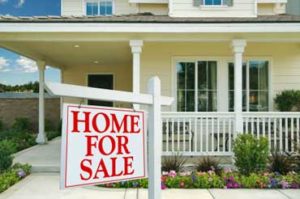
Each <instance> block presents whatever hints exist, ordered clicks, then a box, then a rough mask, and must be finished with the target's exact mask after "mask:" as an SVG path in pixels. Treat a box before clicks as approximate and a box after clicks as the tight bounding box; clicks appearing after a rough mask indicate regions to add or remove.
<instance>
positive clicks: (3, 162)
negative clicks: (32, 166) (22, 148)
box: [0, 140, 16, 173]
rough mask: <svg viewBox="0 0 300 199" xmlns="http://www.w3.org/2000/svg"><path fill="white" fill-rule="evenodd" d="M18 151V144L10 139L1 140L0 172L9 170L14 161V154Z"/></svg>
mask: <svg viewBox="0 0 300 199" xmlns="http://www.w3.org/2000/svg"><path fill="white" fill-rule="evenodd" d="M15 152H16V144H15V143H14V142H12V141H9V140H2V141H0V173H2V172H3V171H5V170H7V169H8V168H9V167H10V166H11V165H12V162H13V157H12V154H13V153H15Z"/></svg>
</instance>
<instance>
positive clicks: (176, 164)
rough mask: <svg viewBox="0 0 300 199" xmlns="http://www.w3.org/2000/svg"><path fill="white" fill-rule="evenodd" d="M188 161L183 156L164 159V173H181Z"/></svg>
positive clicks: (177, 155)
mask: <svg viewBox="0 0 300 199" xmlns="http://www.w3.org/2000/svg"><path fill="white" fill-rule="evenodd" d="M186 161H187V159H186V158H184V157H183V156H182V155H179V154H176V155H174V156H170V157H164V158H163V161H162V167H161V169H162V171H172V170H173V171H176V172H179V171H181V170H182V169H183V165H184V164H185V163H186Z"/></svg>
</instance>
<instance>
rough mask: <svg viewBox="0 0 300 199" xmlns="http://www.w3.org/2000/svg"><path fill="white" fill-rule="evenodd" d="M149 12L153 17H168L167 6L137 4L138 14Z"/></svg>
mask: <svg viewBox="0 0 300 199" xmlns="http://www.w3.org/2000/svg"><path fill="white" fill-rule="evenodd" d="M144 12H150V13H152V14H155V15H168V13H169V8H168V5H167V4H139V13H144Z"/></svg>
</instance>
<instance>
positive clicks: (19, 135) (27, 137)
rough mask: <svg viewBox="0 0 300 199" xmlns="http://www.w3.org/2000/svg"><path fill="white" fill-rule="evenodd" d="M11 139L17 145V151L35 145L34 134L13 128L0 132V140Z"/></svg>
mask: <svg viewBox="0 0 300 199" xmlns="http://www.w3.org/2000/svg"><path fill="white" fill-rule="evenodd" d="M5 139H6V140H12V141H13V142H14V143H15V144H16V147H17V151H20V150H23V149H26V148H28V147H30V146H33V145H35V135H34V134H32V133H28V132H23V131H19V130H15V129H9V130H5V131H2V132H1V133H0V140H5Z"/></svg>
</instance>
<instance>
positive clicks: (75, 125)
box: [71, 111, 91, 133]
mask: <svg viewBox="0 0 300 199" xmlns="http://www.w3.org/2000/svg"><path fill="white" fill-rule="evenodd" d="M71 112H72V113H73V130H72V132H73V133H79V130H78V123H79V122H84V124H85V125H84V126H85V128H84V132H86V133H87V132H88V133H90V132H91V131H90V125H89V124H90V123H89V120H90V114H91V113H90V112H83V114H84V119H82V120H80V119H78V113H79V111H71Z"/></svg>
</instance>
